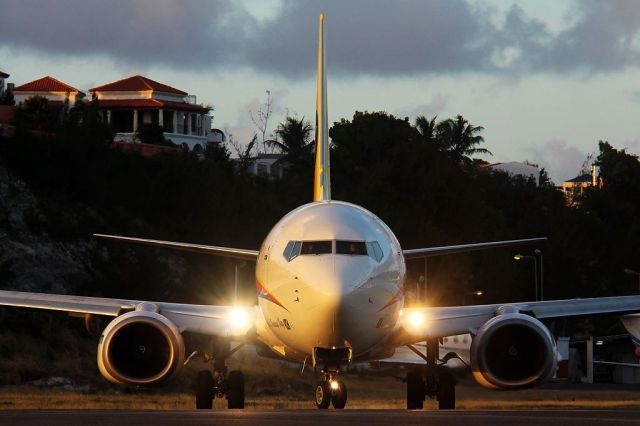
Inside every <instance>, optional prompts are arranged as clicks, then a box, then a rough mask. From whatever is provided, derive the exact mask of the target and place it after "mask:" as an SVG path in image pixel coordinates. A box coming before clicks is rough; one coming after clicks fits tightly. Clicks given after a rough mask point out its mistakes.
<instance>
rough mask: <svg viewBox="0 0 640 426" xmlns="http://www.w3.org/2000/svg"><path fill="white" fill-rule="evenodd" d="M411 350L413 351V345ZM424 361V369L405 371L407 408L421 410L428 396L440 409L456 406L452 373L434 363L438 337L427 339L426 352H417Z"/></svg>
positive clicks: (449, 408)
mask: <svg viewBox="0 0 640 426" xmlns="http://www.w3.org/2000/svg"><path fill="white" fill-rule="evenodd" d="M411 349H412V350H414V351H415V349H414V348H413V347H411ZM419 355H420V356H421V357H423V358H424V360H425V361H426V365H425V367H424V369H414V370H411V371H409V373H407V409H408V410H421V409H422V408H423V406H424V400H425V398H426V397H427V396H428V397H430V398H436V399H437V400H438V408H439V409H440V410H453V409H455V408H456V388H455V384H456V382H455V379H454V377H453V375H452V374H451V373H450V372H448V371H447V370H446V369H445V368H444V367H442V366H439V365H437V364H436V361H437V359H438V339H437V338H428V339H427V354H426V356H425V355H422V354H419Z"/></svg>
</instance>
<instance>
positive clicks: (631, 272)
mask: <svg viewBox="0 0 640 426" xmlns="http://www.w3.org/2000/svg"><path fill="white" fill-rule="evenodd" d="M624 273H625V274H627V275H637V276H638V294H640V272H636V271H633V270H631V269H629V268H625V269H624Z"/></svg>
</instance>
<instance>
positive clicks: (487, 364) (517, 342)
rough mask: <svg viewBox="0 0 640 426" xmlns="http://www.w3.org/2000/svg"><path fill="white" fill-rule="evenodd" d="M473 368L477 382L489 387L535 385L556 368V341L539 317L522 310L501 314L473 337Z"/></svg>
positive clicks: (506, 387) (516, 387)
mask: <svg viewBox="0 0 640 426" xmlns="http://www.w3.org/2000/svg"><path fill="white" fill-rule="evenodd" d="M471 369H472V371H473V376H474V377H475V379H476V380H477V381H478V383H480V384H481V385H482V386H484V387H487V388H491V389H518V388H525V387H529V386H533V385H536V384H538V383H540V382H542V381H544V380H547V379H548V378H550V377H551V376H552V375H553V374H554V372H555V371H556V369H557V358H556V344H555V341H554V340H553V337H552V336H551V333H550V332H549V330H548V329H547V327H546V326H545V325H544V324H542V323H541V322H540V321H538V320H537V319H535V318H533V317H530V316H528V315H524V314H520V313H508V314H503V315H498V316H496V317H494V318H491V319H490V320H489V321H487V322H486V323H485V324H484V325H483V326H482V327H480V329H479V330H478V334H476V336H475V337H474V339H473V341H472V343H471Z"/></svg>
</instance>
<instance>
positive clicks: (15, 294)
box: [0, 290, 256, 336]
mask: <svg viewBox="0 0 640 426" xmlns="http://www.w3.org/2000/svg"><path fill="white" fill-rule="evenodd" d="M0 306H14V307H21V308H33V309H43V310H50V311H63V312H69V313H74V314H92V315H101V316H109V317H117V316H118V315H121V314H123V313H126V312H130V311H135V310H141V309H143V310H148V309H149V307H151V308H154V309H155V310H157V312H158V313H159V314H161V315H163V316H165V317H167V318H168V319H170V320H171V321H172V322H173V323H174V324H175V325H176V327H178V329H179V330H180V331H181V332H183V331H192V332H195V333H201V334H207V335H211V336H242V335H244V334H245V333H246V331H247V329H248V328H250V327H252V326H253V325H254V324H255V318H256V312H255V310H256V308H255V307H253V306H251V307H236V306H222V305H189V304H182V303H164V302H146V301H141V300H126V299H107V298H101V297H85V296H70V295H65V294H45V293H27V292H21V291H5V290H0ZM239 311H241V312H242V315H243V317H244V318H245V319H246V326H243V327H238V326H237V324H235V323H234V322H233V319H234V317H235V316H236V315H237V313H238V312H239Z"/></svg>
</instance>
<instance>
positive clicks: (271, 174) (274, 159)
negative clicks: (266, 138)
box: [248, 154, 288, 179]
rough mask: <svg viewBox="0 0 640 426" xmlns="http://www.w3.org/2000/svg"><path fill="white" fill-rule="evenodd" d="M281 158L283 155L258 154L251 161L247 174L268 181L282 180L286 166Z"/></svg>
mask: <svg viewBox="0 0 640 426" xmlns="http://www.w3.org/2000/svg"><path fill="white" fill-rule="evenodd" d="M283 158H284V154H258V156H257V157H255V158H254V159H252V161H251V164H250V165H249V168H248V172H249V173H251V174H253V175H256V176H262V177H267V178H269V179H282V176H283V175H284V169H285V168H286V167H287V166H288V163H287V162H286V161H285V160H283Z"/></svg>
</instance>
